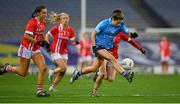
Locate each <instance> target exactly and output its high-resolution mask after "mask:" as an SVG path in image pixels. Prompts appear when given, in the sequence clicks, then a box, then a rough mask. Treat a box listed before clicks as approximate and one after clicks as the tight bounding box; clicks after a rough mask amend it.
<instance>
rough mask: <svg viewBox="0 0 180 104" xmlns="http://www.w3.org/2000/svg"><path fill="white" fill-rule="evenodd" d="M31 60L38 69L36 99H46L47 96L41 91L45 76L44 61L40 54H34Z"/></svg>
mask: <svg viewBox="0 0 180 104" xmlns="http://www.w3.org/2000/svg"><path fill="white" fill-rule="evenodd" d="M32 59H33V61H34V63H35V64H36V65H37V67H38V69H39V73H38V85H37V96H38V97H48V96H49V94H47V93H46V92H45V91H44V90H43V85H44V79H45V74H46V64H45V59H44V57H43V55H42V54H41V53H36V54H34V55H33V56H32Z"/></svg>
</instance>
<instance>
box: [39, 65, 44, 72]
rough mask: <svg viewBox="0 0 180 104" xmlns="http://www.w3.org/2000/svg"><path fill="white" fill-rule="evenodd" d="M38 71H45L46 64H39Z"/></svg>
mask: <svg viewBox="0 0 180 104" xmlns="http://www.w3.org/2000/svg"><path fill="white" fill-rule="evenodd" d="M39 72H40V73H45V72H46V65H40V67H39Z"/></svg>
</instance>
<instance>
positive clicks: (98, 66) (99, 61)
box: [91, 57, 104, 70]
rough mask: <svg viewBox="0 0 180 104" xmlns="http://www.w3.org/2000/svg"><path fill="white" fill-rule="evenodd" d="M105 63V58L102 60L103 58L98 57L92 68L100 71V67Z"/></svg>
mask: <svg viewBox="0 0 180 104" xmlns="http://www.w3.org/2000/svg"><path fill="white" fill-rule="evenodd" d="M103 61H104V59H103V58H101V57H96V58H95V60H94V62H93V63H92V65H91V67H92V68H93V69H95V70H96V69H99V68H100V66H101V65H102V63H103Z"/></svg>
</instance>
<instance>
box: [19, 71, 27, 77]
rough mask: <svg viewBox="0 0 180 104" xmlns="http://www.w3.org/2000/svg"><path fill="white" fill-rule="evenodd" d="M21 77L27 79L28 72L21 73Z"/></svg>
mask: <svg viewBox="0 0 180 104" xmlns="http://www.w3.org/2000/svg"><path fill="white" fill-rule="evenodd" d="M19 75H20V76H21V77H26V76H27V72H20V73H19Z"/></svg>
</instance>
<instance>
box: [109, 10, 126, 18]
mask: <svg viewBox="0 0 180 104" xmlns="http://www.w3.org/2000/svg"><path fill="white" fill-rule="evenodd" d="M111 17H112V19H114V20H123V19H124V14H123V12H122V10H121V9H116V10H114V11H113V13H112V16H111Z"/></svg>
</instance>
